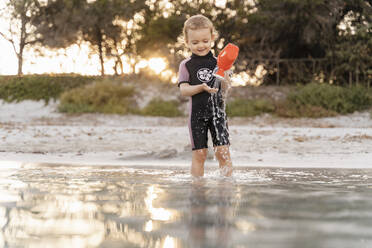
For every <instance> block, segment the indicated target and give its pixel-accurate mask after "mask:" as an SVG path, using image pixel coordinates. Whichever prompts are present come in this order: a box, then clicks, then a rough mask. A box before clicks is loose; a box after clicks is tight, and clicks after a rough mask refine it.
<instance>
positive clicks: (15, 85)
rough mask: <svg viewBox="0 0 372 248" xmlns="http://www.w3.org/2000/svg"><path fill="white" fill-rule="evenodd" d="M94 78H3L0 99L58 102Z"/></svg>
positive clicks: (0, 85) (34, 76)
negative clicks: (67, 91)
mask: <svg viewBox="0 0 372 248" xmlns="http://www.w3.org/2000/svg"><path fill="white" fill-rule="evenodd" d="M92 80H94V77H83V76H49V75H32V76H22V77H17V76H2V77H0V98H1V99H3V100H5V101H7V102H13V101H16V102H19V101H23V100H37V101H38V100H44V101H45V102H46V103H48V102H49V100H51V99H54V100H56V99H57V98H58V97H59V96H60V94H61V93H62V92H63V91H65V90H68V89H72V88H75V87H79V86H82V85H85V84H87V83H89V82H91V81H92Z"/></svg>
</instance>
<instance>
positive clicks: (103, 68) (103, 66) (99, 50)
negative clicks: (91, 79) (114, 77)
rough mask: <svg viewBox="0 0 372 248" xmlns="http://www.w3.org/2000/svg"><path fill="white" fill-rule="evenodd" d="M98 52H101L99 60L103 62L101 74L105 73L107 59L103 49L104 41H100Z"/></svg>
mask: <svg viewBox="0 0 372 248" xmlns="http://www.w3.org/2000/svg"><path fill="white" fill-rule="evenodd" d="M98 52H99V61H100V63H101V76H104V75H105V65H104V63H105V61H104V59H103V49H102V42H101V41H100V42H98Z"/></svg>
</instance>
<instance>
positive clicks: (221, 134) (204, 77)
mask: <svg viewBox="0 0 372 248" xmlns="http://www.w3.org/2000/svg"><path fill="white" fill-rule="evenodd" d="M216 65H217V59H216V58H215V57H214V56H213V54H212V52H209V53H208V54H207V55H205V56H198V55H196V54H192V55H191V57H190V58H187V59H185V60H183V61H182V62H181V63H180V67H179V72H178V86H180V85H181V84H183V83H188V84H190V85H198V84H203V83H206V84H207V85H208V86H209V87H215V88H218V89H219V91H218V92H217V93H216V94H213V95H211V94H210V93H208V92H206V91H202V92H200V93H198V94H195V95H193V96H191V97H190V111H189V131H190V139H191V146H192V150H197V149H203V148H208V129H209V131H210V132H211V136H212V141H213V146H222V145H229V144H230V142H229V132H228V126H227V119H226V114H225V111H224V101H223V98H222V95H221V85H220V83H219V80H218V79H216V78H215V77H214V76H213V71H214V70H215V68H216Z"/></svg>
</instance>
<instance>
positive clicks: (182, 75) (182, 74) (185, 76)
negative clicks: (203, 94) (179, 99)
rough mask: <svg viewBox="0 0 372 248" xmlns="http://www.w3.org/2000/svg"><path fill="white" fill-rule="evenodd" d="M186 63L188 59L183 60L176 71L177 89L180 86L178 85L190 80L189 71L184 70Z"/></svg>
mask: <svg viewBox="0 0 372 248" xmlns="http://www.w3.org/2000/svg"><path fill="white" fill-rule="evenodd" d="M187 61H188V59H185V60H183V61H182V62H181V64H180V67H179V69H178V87H179V86H180V84H182V83H188V82H189V80H190V75H189V71H188V70H187V68H186V62H187Z"/></svg>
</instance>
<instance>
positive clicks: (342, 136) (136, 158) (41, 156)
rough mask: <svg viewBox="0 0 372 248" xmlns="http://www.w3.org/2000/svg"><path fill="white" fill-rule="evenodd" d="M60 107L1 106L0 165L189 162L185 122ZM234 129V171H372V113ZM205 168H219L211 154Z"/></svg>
mask: <svg viewBox="0 0 372 248" xmlns="http://www.w3.org/2000/svg"><path fill="white" fill-rule="evenodd" d="M56 109H57V103H56V102H51V103H49V104H48V105H45V104H44V102H35V101H23V102H20V103H4V102H3V101H0V140H1V142H0V161H1V162H3V163H4V162H5V163H8V164H9V163H10V161H11V162H14V163H40V162H45V163H59V164H65V163H68V164H88V165H148V166H156V165H169V166H188V165H189V164H190V160H191V151H190V144H189V143H190V141H189V135H188V128H187V117H179V118H162V117H142V116H134V115H129V116H119V115H103V114H83V115H66V114H62V113H58V112H57V110H56ZM229 127H230V135H231V143H232V145H231V152H232V159H233V163H234V166H252V167H261V166H263V167H304V168H305V167H324V168H370V167H371V168H372V152H371V151H372V119H371V117H370V113H369V112H360V113H354V114H351V115H347V116H338V117H331V118H321V119H307V118H301V119H285V118H277V117H273V116H271V115H262V116H258V117H254V118H230V119H229ZM211 146H212V145H211V143H210V147H211ZM206 165H207V166H215V165H217V161H216V160H215V159H214V156H213V149H212V148H210V154H209V156H208V161H207V164H206Z"/></svg>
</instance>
